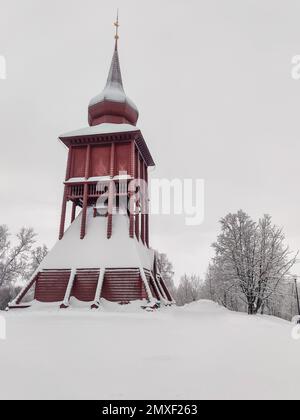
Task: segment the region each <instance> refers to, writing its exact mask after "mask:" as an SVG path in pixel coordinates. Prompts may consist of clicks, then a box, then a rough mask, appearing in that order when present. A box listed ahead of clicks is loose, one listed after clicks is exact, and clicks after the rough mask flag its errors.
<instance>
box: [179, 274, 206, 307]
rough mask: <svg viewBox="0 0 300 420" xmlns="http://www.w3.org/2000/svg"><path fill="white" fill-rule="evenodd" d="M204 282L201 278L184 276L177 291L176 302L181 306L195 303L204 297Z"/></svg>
mask: <svg viewBox="0 0 300 420" xmlns="http://www.w3.org/2000/svg"><path fill="white" fill-rule="evenodd" d="M202 287H203V281H202V280H201V279H200V277H199V276H197V275H195V274H193V275H191V276H188V275H187V274H184V275H183V276H182V277H181V279H180V283H179V286H178V288H177V290H176V302H177V304H178V305H179V306H182V305H185V304H187V303H191V302H195V301H197V300H199V299H200V298H201V297H202Z"/></svg>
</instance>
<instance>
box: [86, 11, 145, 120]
mask: <svg viewBox="0 0 300 420" xmlns="http://www.w3.org/2000/svg"><path fill="white" fill-rule="evenodd" d="M114 26H115V28H116V29H115V48H114V53H113V57H112V60H111V65H110V69H109V73H108V77H107V81H106V85H105V88H104V89H103V91H102V93H101V94H100V95H97V96H96V97H95V98H93V99H92V100H91V101H90V104H89V123H90V125H95V124H100V123H101V122H118V123H129V124H133V125H135V124H136V122H137V119H138V116H139V113H138V110H137V107H136V106H135V104H134V103H133V102H132V101H131V100H130V99H129V98H128V96H127V95H126V94H125V91H124V88H123V82H122V74H121V68H120V60H119V52H118V40H119V26H120V24H119V11H118V12H117V18H116V21H115V22H114Z"/></svg>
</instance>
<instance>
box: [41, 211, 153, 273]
mask: <svg viewBox="0 0 300 420" xmlns="http://www.w3.org/2000/svg"><path fill="white" fill-rule="evenodd" d="M80 226H81V213H80V214H79V215H78V216H77V218H76V219H75V221H74V222H73V223H72V224H71V226H70V227H69V228H68V229H67V231H66V232H65V234H64V236H63V238H62V239H61V240H60V241H58V242H57V243H56V244H55V246H54V247H53V249H52V250H51V251H50V252H49V254H48V255H47V256H46V258H45V259H44V261H43V262H42V264H41V266H40V270H42V269H71V268H134V267H143V268H146V269H148V270H151V269H152V268H153V258H154V252H153V250H151V249H148V248H147V247H146V246H144V245H143V243H142V242H140V241H138V240H137V239H136V238H130V237H129V219H128V216H127V214H126V215H123V214H116V215H113V230H112V236H111V238H110V239H107V218H106V217H93V209H92V208H89V209H88V214H87V225H86V229H87V230H86V235H85V237H84V239H80Z"/></svg>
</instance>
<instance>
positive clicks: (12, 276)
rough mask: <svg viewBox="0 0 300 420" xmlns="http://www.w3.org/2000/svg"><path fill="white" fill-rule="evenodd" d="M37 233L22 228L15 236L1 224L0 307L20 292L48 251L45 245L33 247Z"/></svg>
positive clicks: (3, 306) (2, 307)
mask: <svg viewBox="0 0 300 420" xmlns="http://www.w3.org/2000/svg"><path fill="white" fill-rule="evenodd" d="M35 241H36V233H35V232H34V230H33V229H32V228H22V229H20V231H19V232H18V234H17V235H16V236H15V237H12V235H11V234H10V233H9V229H8V227H7V226H5V225H0V309H4V308H5V307H6V305H7V303H8V302H9V301H10V300H12V299H13V298H14V297H15V295H16V294H17V293H18V291H19V289H20V287H21V285H22V283H23V282H24V281H26V280H27V279H28V278H29V277H30V276H31V274H32V273H33V271H35V269H36V268H37V266H38V265H39V264H40V262H41V261H42V259H43V258H44V256H45V255H46V253H47V252H48V250H47V247H46V246H45V245H43V246H41V247H37V248H35V249H34V248H33V245H34V243H35Z"/></svg>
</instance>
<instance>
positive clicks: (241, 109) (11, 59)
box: [0, 0, 300, 278]
mask: <svg viewBox="0 0 300 420" xmlns="http://www.w3.org/2000/svg"><path fill="white" fill-rule="evenodd" d="M0 6H1V15H0V55H4V56H5V57H6V60H7V72H8V78H7V80H5V81H3V80H0V112H1V114H0V115H1V121H0V139H1V140H0V141H1V155H0V180H1V182H0V193H1V201H0V211H1V218H0V223H5V224H7V225H8V226H9V227H10V228H11V229H12V231H16V230H17V229H18V228H19V227H21V226H22V225H28V226H33V227H34V228H35V229H36V230H37V231H38V233H39V240H40V241H41V242H45V243H46V244H47V245H48V246H50V247H51V246H52V245H53V244H54V242H55V240H56V238H57V232H58V223H59V216H60V206H61V199H62V189H63V184H62V182H63V178H64V174H65V164H66V150H65V149H64V147H63V146H62V145H60V144H59V142H58V141H57V137H58V135H59V134H61V133H64V132H67V131H72V130H76V129H77V128H81V127H84V126H86V125H87V106H88V102H89V100H90V99H91V98H92V97H93V96H95V95H96V94H98V93H99V92H100V91H101V90H102V88H103V87H104V84H105V81H106V77H107V73H108V69H109V64H110V60H111V56H112V52H113V42H114V40H113V26H112V22H113V21H114V19H115V11H116V8H117V7H119V8H120V23H121V27H120V44H119V45H120V47H119V50H120V59H121V67H122V73H123V82H124V86H125V90H126V92H127V94H128V95H129V96H130V97H131V98H132V99H133V100H134V102H135V103H136V104H137V106H138V108H139V110H140V119H139V122H138V126H139V128H140V129H141V130H142V132H143V134H144V137H145V139H146V141H147V143H148V146H149V148H150V150H151V152H152V154H153V157H154V159H155V161H156V164H157V167H156V170H155V172H153V176H155V177H162V178H169V179H172V178H174V177H179V178H204V179H205V182H206V200H205V211H206V214H205V222H204V223H203V224H202V225H201V226H199V227H196V228H195V227H188V226H185V224H184V221H183V218H181V217H178V216H177V217H175V216H174V217H167V216H155V217H153V218H152V220H151V238H152V241H151V242H152V245H153V246H154V247H155V248H157V249H159V250H161V251H164V252H166V253H167V254H168V255H169V258H170V259H171V261H172V262H173V264H174V266H175V269H176V277H177V278H178V277H179V276H180V275H181V274H183V273H184V272H188V273H192V272H196V273H200V274H201V275H203V274H204V272H205V270H206V267H207V264H208V261H209V258H210V257H211V255H212V251H211V249H210V244H211V243H212V242H213V241H214V240H215V238H216V235H217V233H218V229H219V226H218V220H219V219H220V218H221V217H222V216H224V215H225V214H226V213H227V212H229V211H236V210H238V209H239V208H243V209H244V210H245V211H247V212H248V213H249V214H250V215H251V216H253V217H254V218H258V217H259V216H261V215H262V214H263V213H270V214H271V215H272V216H273V220H274V222H275V223H276V224H278V225H281V226H283V227H284V230H285V233H286V236H287V241H288V243H289V244H290V246H291V248H292V249H294V250H297V249H298V248H300V226H299V210H300V197H299V194H298V185H299V181H298V180H299V171H300V169H299V156H300V142H299V133H300V129H299V104H300V81H295V80H293V79H292V78H291V59H292V57H293V56H294V55H297V54H300V25H299V15H300V3H299V1H297V0H286V1H282V0H280V1H279V0H251V1H250V0H243V1H241V0H226V1H223V0H188V1H187V0H164V1H161V0H160V1H158V0H153V1H151V2H149V1H146V0H139V1H137V0H126V1H124V0H123V1H122V2H120V1H119V2H117V1H110V2H107V1H104V0H86V1H84V2H83V1H82V0H81V1H78V0H76V1H75V0H72V1H71V0H60V1H58V0H51V1H50V0H43V1H38V0H19V1H17V0H0ZM299 265H300V264H299ZM296 271H298V273H299V272H300V269H299V268H297V269H296Z"/></svg>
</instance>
